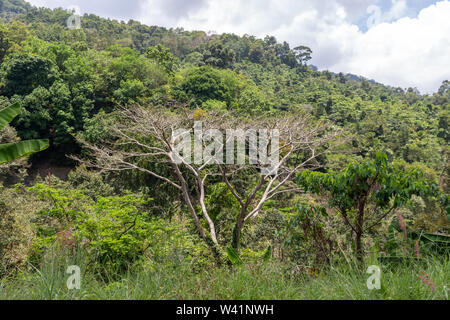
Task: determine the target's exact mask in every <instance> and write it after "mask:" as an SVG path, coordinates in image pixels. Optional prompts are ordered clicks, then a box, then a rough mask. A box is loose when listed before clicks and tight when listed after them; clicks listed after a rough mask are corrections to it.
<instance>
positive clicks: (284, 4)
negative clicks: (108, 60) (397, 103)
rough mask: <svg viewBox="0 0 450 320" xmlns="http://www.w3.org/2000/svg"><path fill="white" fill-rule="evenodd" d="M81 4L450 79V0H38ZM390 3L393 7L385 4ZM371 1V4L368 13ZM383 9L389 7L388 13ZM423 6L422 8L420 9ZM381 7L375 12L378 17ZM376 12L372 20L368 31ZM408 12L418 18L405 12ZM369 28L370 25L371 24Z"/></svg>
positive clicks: (396, 75)
mask: <svg viewBox="0 0 450 320" xmlns="http://www.w3.org/2000/svg"><path fill="white" fill-rule="evenodd" d="M31 2H33V3H38V4H42V5H45V6H55V5H56V4H57V3H58V4H60V5H63V4H64V5H63V6H66V5H69V4H76V5H79V6H80V7H81V9H82V11H83V12H87V11H89V12H91V11H92V12H93V13H97V14H100V15H107V16H114V17H122V16H124V17H128V18H134V19H138V20H140V21H142V22H144V23H146V24H149V25H160V26H165V27H183V28H185V29H187V30H204V31H216V32H218V33H222V32H232V33H236V34H239V35H243V34H251V35H255V36H258V37H264V36H265V35H274V36H276V37H277V39H278V40H279V41H287V42H289V43H290V44H291V46H292V47H294V46H297V45H300V44H302V45H307V46H310V47H311V48H312V49H313V51H314V53H313V60H312V61H311V62H312V63H313V64H315V65H317V66H318V67H319V68H321V69H329V70H331V71H334V72H344V73H345V72H349V73H355V74H358V75H362V76H365V77H367V78H373V79H375V80H377V81H379V82H383V83H386V84H389V85H392V86H401V87H410V86H411V87H417V88H419V89H420V90H421V91H422V92H427V93H428V92H432V91H436V90H437V88H438V87H439V85H440V83H441V82H442V81H443V80H445V79H450V54H449V53H450V36H449V35H450V19H449V17H450V2H449V0H443V1H440V2H438V3H436V4H435V5H431V6H429V7H427V8H425V9H423V10H422V11H421V12H420V13H419V14H418V15H417V16H415V17H414V15H412V14H411V12H412V11H413V10H416V8H417V7H423V6H425V4H429V3H430V0H408V1H406V0H390V1H388V0H359V1H354V0H335V1H318V0H276V1H275V0H191V1H186V0H132V1H131V2H129V1H126V2H123V1H119V0H99V1H94V2H93V1H90V0H89V1H88V0H32V1H31ZM389 3H390V4H391V6H390V7H389V6H386V5H389ZM368 8H372V9H371V11H370V13H369V14H367V10H368ZM381 8H384V9H385V11H384V12H383V11H382V9H381ZM416 12H417V11H416ZM374 14H376V16H374ZM369 16H372V20H369V22H372V27H371V28H369V30H368V31H367V32H363V31H362V30H361V28H360V27H358V25H357V24H356V22H359V24H360V25H365V22H364V21H362V20H363V19H364V18H365V17H366V18H368V17H369ZM406 16H410V17H414V18H406ZM364 30H365V28H364Z"/></svg>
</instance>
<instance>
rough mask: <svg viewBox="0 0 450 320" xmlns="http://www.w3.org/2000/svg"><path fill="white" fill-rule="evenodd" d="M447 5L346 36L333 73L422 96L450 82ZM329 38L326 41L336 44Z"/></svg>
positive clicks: (332, 67) (342, 41)
mask: <svg viewBox="0 0 450 320" xmlns="http://www.w3.org/2000/svg"><path fill="white" fill-rule="evenodd" d="M448 17H450V2H449V1H442V2H439V3H437V4H436V5H432V6H430V7H428V8H426V9H423V10H422V11H421V12H420V13H419V15H418V17H417V18H413V19H411V18H402V19H399V20H396V21H394V22H391V23H381V24H379V25H377V26H375V27H373V28H371V29H370V30H369V31H368V32H366V33H361V32H359V31H357V32H353V33H350V32H348V33H346V35H347V37H345V38H343V39H342V40H341V41H339V40H338V41H337V43H342V44H343V49H341V54H342V55H343V56H344V57H345V58H344V59H342V60H341V61H340V62H338V63H336V64H335V65H332V66H329V67H330V69H331V70H333V71H342V70H345V71H346V72H351V73H355V74H360V75H364V76H366V77H369V78H373V79H375V80H377V81H380V82H383V83H386V84H390V85H393V86H401V87H410V86H411V87H417V88H419V89H420V90H421V91H422V92H424V93H431V92H433V91H436V90H437V88H439V85H440V84H441V82H442V81H443V80H446V79H450V54H449V53H450V19H449V18H448ZM336 40H337V37H331V39H330V41H336Z"/></svg>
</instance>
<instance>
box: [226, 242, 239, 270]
mask: <svg viewBox="0 0 450 320" xmlns="http://www.w3.org/2000/svg"><path fill="white" fill-rule="evenodd" d="M227 257H228V259H229V260H230V262H231V264H233V265H235V266H238V265H241V264H242V261H241V259H240V258H239V255H238V254H237V252H236V251H235V250H234V249H233V248H231V247H227Z"/></svg>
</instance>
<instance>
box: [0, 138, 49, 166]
mask: <svg viewBox="0 0 450 320" xmlns="http://www.w3.org/2000/svg"><path fill="white" fill-rule="evenodd" d="M48 146H49V142H48V140H47V139H42V140H28V141H20V142H14V143H7V144H2V145H0V164H3V163H6V162H10V161H13V160H17V159H20V158H23V157H26V156H29V155H31V154H33V153H36V152H40V151H43V150H45V149H47V148H48Z"/></svg>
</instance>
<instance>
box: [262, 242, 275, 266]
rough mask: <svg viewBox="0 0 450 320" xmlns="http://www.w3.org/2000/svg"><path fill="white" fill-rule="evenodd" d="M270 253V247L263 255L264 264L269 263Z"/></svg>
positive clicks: (271, 249)
mask: <svg viewBox="0 0 450 320" xmlns="http://www.w3.org/2000/svg"><path fill="white" fill-rule="evenodd" d="M272 252H273V248H272V246H269V247H268V248H267V250H266V253H264V257H263V261H264V263H268V262H269V261H270V258H272Z"/></svg>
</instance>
